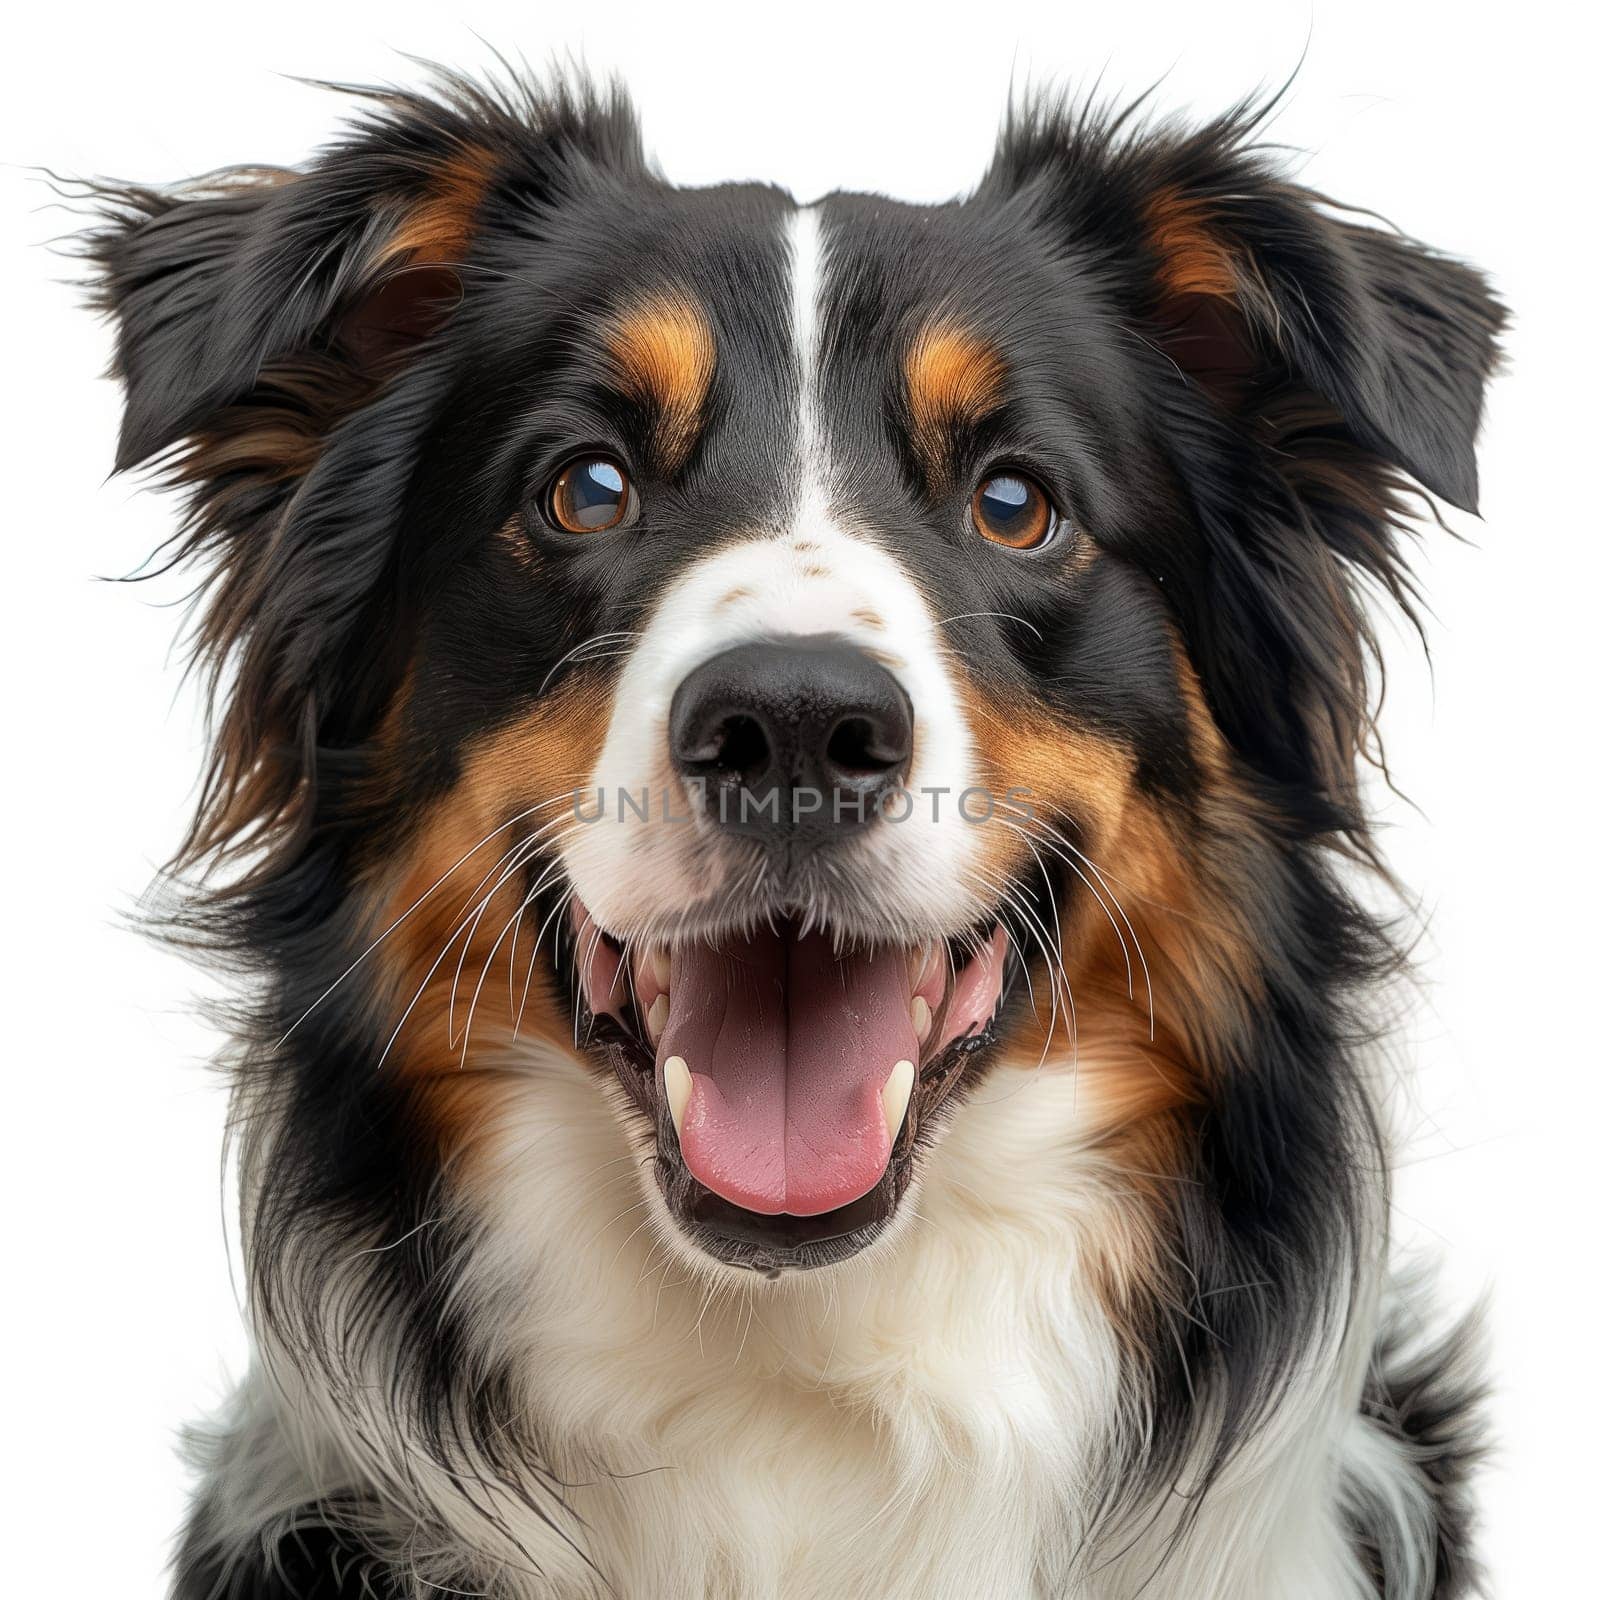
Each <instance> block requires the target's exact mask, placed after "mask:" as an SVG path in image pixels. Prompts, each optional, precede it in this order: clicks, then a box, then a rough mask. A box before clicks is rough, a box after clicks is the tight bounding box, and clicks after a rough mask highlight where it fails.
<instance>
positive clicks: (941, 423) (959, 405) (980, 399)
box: [905, 317, 1006, 483]
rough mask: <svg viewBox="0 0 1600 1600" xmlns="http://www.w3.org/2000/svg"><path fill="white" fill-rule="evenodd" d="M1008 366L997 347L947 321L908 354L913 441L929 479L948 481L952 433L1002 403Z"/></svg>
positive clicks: (932, 327) (933, 325)
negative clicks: (946, 479)
mask: <svg viewBox="0 0 1600 1600" xmlns="http://www.w3.org/2000/svg"><path fill="white" fill-rule="evenodd" d="M1005 374H1006V369H1005V363H1004V361H1002V360H1001V358H1000V355H999V352H998V351H996V350H995V348H994V347H993V345H991V344H989V343H988V342H987V341H986V340H984V339H982V338H980V337H979V336H978V335H977V334H975V333H973V332H972V331H971V330H970V329H968V328H964V327H962V326H961V324H960V323H958V322H954V321H952V320H950V319H949V318H946V317H941V318H937V319H936V320H934V321H932V322H930V323H929V324H928V325H927V326H926V327H924V328H923V329H922V331H921V332H920V333H918V335H917V336H916V338H915V339H914V340H913V341H912V343H911V348H910V349H909V350H908V351H907V352H906V358H905V382H906V402H907V404H908V406H909V407H910V412H911V432H912V440H913V442H914V444H915V446H916V449H917V453H918V455H920V456H921V457H922V461H923V465H924V467H925V468H926V469H927V471H928V474H929V476H930V478H932V479H933V480H934V481H935V482H936V483H941V482H943V481H944V480H945V478H947V477H948V472H949V467H948V458H949V452H950V434H951V431H952V430H953V429H955V428H957V427H960V426H962V425H970V424H971V423H973V422H977V421H980V420H981V419H982V418H983V417H985V416H987V415H988V414H989V413H990V412H991V411H993V410H994V409H995V407H996V406H998V405H999V404H1000V401H1001V398H1002V395H1003V393H1004V388H1005Z"/></svg>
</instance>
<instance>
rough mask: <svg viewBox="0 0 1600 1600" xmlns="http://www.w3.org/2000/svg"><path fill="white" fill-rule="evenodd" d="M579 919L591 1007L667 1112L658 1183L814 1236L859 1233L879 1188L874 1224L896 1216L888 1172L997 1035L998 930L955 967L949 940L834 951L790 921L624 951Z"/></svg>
mask: <svg viewBox="0 0 1600 1600" xmlns="http://www.w3.org/2000/svg"><path fill="white" fill-rule="evenodd" d="M571 925H572V930H573V933H574V936H575V939H576V943H577V950H578V962H577V965H578V970H579V973H580V977H581V986H582V992H583V998H584V1001H585V1003H586V1004H587V1006H588V1008H589V1010H590V1011H591V1013H592V1014H593V1017H594V1018H595V1020H596V1024H597V1026H598V1027H599V1030H600V1034H601V1038H602V1041H603V1042H605V1043H607V1044H608V1045H610V1046H611V1047H612V1053H613V1060H614V1064H615V1066H616V1068H617V1070H618V1072H619V1074H620V1075H621V1076H622V1079H623V1082H624V1084H625V1086H626V1087H627V1088H628V1089H629V1091H630V1093H631V1094H632V1096H633V1098H634V1099H635V1101H636V1102H638V1103H639V1105H640V1107H641V1109H644V1110H645V1111H647V1112H648V1113H650V1114H651V1115H652V1116H653V1117H654V1118H655V1120H656V1123H657V1136H658V1146H659V1159H658V1162H657V1172H658V1176H663V1175H664V1174H665V1173H666V1171H667V1169H668V1168H669V1167H672V1166H678V1167H681V1168H682V1175H683V1178H684V1179H685V1180H686V1181H687V1185H688V1187H687V1188H685V1189H684V1190H683V1193H682V1194H681V1195H680V1197H679V1198H680V1199H681V1200H682V1201H683V1202H684V1206H685V1208H686V1209H687V1210H688V1211H690V1212H693V1211H695V1210H696V1209H698V1210H701V1211H706V1214H707V1216H709V1217H713V1218H716V1219H720V1222H719V1224H718V1225H721V1223H727V1221H728V1218H729V1217H732V1216H736V1215H743V1216H745V1217H747V1218H749V1219H750V1226H749V1227H747V1228H745V1229H744V1231H745V1233H746V1234H748V1235H749V1236H751V1237H754V1236H756V1235H762V1236H767V1235H770V1234H771V1233H772V1232H773V1230H774V1225H777V1224H781V1226H778V1228H777V1231H778V1232H779V1233H784V1234H793V1235H794V1236H795V1237H796V1238H803V1239H805V1240H806V1241H807V1242H808V1243H815V1242H817V1241H818V1240H823V1241H826V1240H831V1239H834V1238H836V1237H838V1236H840V1235H842V1234H853V1233H854V1232H856V1231H857V1225H856V1224H854V1223H852V1221H851V1219H852V1218H854V1217H855V1213H856V1211H857V1210H858V1209H861V1208H859V1207H858V1206H857V1202H858V1201H862V1202H865V1201H866V1197H867V1196H869V1195H876V1196H878V1201H879V1202H881V1204H879V1205H878V1209H879V1211H881V1212H882V1213H883V1214H882V1215H874V1217H873V1218H872V1219H870V1220H871V1221H872V1222H873V1223H876V1222H881V1221H882V1220H884V1218H885V1217H886V1215H887V1214H888V1213H889V1212H892V1210H893V1206H894V1203H895V1202H896V1201H897V1199H898V1192H899V1191H898V1188H897V1186H896V1184H895V1183H893V1182H891V1181H890V1178H891V1174H892V1173H894V1172H895V1171H896V1170H897V1168H898V1167H899V1166H901V1165H903V1164H904V1162H905V1161H906V1159H907V1158H908V1157H909V1154H910V1151H911V1148H912V1146H913V1144H914V1142H915V1140H916V1136H917V1133H918V1129H919V1127H920V1126H921V1124H922V1122H923V1120H924V1118H925V1115H926V1113H927V1112H928V1111H929V1110H930V1109H931V1107H932V1105H933V1104H935V1103H937V1101H938V1100H939V1099H942V1098H943V1096H944V1094H945V1093H947V1092H948V1090H949V1089H950V1087H951V1086H952V1085H953V1084H954V1082H955V1081H956V1079H957V1078H958V1077H959V1076H960V1073H959V1071H957V1070H954V1068H955V1067H956V1066H958V1065H959V1064H960V1061H959V1059H958V1058H963V1057H964V1056H965V1054H966V1053H967V1052H968V1050H969V1049H970V1047H971V1045H972V1043H973V1040H974V1038H975V1037H976V1036H979V1035H983V1034H984V1033H985V1032H986V1030H987V1029H988V1028H989V1026H990V1024H991V1022H992V1020H993V1018H994V1015H995V1013H996V1011H997V1010H998V1006H999V1001H1000V994H1001V975H1002V973H1003V970H1004V963H1005V959H1006V941H1005V935H1004V932H1003V930H1002V929H1001V928H1000V927H999V925H998V923H996V924H993V925H991V926H990V928H989V929H988V931H987V933H986V934H984V935H982V936H972V937H969V938H968V939H966V940H964V941H962V942H961V943H960V945H958V946H957V947H956V948H959V949H961V950H962V953H963V955H964V956H965V959H963V960H959V961H958V960H953V959H952V956H951V949H950V947H949V946H947V945H946V943H945V941H943V940H929V941H918V942H916V943H914V944H910V945H905V946H893V947H883V946H880V947H876V948H870V949H862V948H855V949H850V948H840V949H836V948H835V946H834V944H833V941H832V939H831V938H830V937H829V936H828V935H827V934H826V933H824V932H819V931H817V930H813V929H807V928H804V927H802V926H800V925H798V924H795V923H782V922H780V923H777V924H775V925H770V926H762V927H760V928H758V929H756V930H755V931H753V932H750V933H746V934H742V935H737V936H732V935H728V936H719V937H718V938H717V939H716V940H714V941H695V940H679V941H677V942H676V943H675V944H674V945H673V946H672V948H671V949H670V950H669V949H665V948H659V947H645V948H636V949H634V950H632V951H629V952H627V953H624V952H625V947H624V946H623V945H622V944H620V943H619V942H618V941H617V940H616V939H615V938H614V937H612V936H611V935H609V934H607V933H604V932H603V931H602V930H601V929H600V928H599V927H598V925H597V924H595V923H594V921H593V920H592V918H591V917H590V916H589V913H588V911H587V909H586V908H585V907H584V906H583V904H582V902H581V901H576V900H575V901H574V905H573V910H572V917H571ZM957 1046H959V1047H961V1048H959V1049H958V1048H956V1047H957ZM947 1057H948V1058H949V1059H948V1060H946V1059H945V1058H947ZM664 1187H668V1185H666V1184H665V1183H664ZM696 1197H698V1199H697V1198H696ZM875 1203H876V1202H875ZM707 1208H709V1210H708V1209H707ZM865 1209H866V1210H871V1209H873V1208H872V1206H867V1207H865ZM760 1218H769V1219H772V1221H771V1222H768V1223H764V1224H759V1225H758V1224H757V1219H760ZM796 1219H815V1224H814V1226H806V1227H802V1226H799V1225H798V1224H797V1222H796ZM685 1220H687V1218H686V1219H685ZM741 1226H743V1225H741ZM732 1231H733V1232H735V1233H739V1232H740V1230H739V1229H733V1230H732ZM812 1235H815V1238H813V1237H812ZM855 1248H859V1245H856V1246H855Z"/></svg>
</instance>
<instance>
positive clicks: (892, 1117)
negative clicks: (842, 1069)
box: [669, 1061, 917, 1144]
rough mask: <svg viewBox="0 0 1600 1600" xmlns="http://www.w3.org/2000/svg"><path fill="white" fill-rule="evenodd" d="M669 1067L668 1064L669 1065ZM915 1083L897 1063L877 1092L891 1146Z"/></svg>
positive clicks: (909, 1070)
mask: <svg viewBox="0 0 1600 1600" xmlns="http://www.w3.org/2000/svg"><path fill="white" fill-rule="evenodd" d="M669 1065H670V1063H669ZM916 1081H917V1069H916V1068H915V1067H914V1066H912V1064H911V1063H910V1062H909V1061H897V1062H895V1064H894V1071H893V1072H891V1073H890V1074H889V1081H888V1082H887V1083H886V1084H884V1086H883V1088H882V1089H881V1090H879V1091H878V1098H879V1100H880V1101H881V1102H882V1103H883V1125H884V1127H885V1128H887V1129H888V1130H889V1142H890V1144H893V1143H894V1141H895V1139H896V1138H897V1137H898V1135H899V1133H900V1124H901V1123H902V1122H904V1121H905V1120H906V1107H907V1106H909V1105H910V1104H911V1086H912V1084H914V1083H915V1082H916Z"/></svg>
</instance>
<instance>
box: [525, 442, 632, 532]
mask: <svg viewBox="0 0 1600 1600" xmlns="http://www.w3.org/2000/svg"><path fill="white" fill-rule="evenodd" d="M544 509H545V520H546V521H547V522H549V523H550V525H551V526H552V527H555V528H559V529H560V530H561V531H562V532H563V533H605V532H607V531H608V530H609V529H611V528H621V527H625V526H626V525H627V524H628V523H630V522H632V521H634V519H635V518H636V517H637V516H638V514H639V497H638V496H637V495H636V494H635V493H634V492H633V485H632V484H631V483H630V482H629V481H628V475H627V473H625V472H624V471H623V470H622V468H621V467H620V466H618V465H617V463H616V462H615V461H613V460H612V459H611V458H610V457H609V456H581V457H579V459H578V460H576V461H571V462H568V464H567V465H566V466H564V467H563V468H562V469H561V471H560V472H558V473H557V474H556V476H555V479H554V481H553V482H552V483H551V485H550V487H549V489H548V490H547V491H546V493H545V503H544Z"/></svg>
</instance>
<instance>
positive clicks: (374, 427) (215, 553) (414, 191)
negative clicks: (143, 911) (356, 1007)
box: [87, 80, 642, 860]
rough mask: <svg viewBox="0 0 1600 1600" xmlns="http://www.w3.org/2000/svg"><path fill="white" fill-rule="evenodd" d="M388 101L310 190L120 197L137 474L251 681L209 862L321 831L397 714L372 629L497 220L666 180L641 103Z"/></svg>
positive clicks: (308, 178)
mask: <svg viewBox="0 0 1600 1600" xmlns="http://www.w3.org/2000/svg"><path fill="white" fill-rule="evenodd" d="M368 102H369V103H368V109H367V110H366V112H365V114H364V115H363V116H362V117H361V118H360V119H359V120H357V121H356V122H355V123H353V125H352V126H351V128H350V129H349V131H348V132H347V133H346V134H345V135H344V136H343V137H342V138H341V139H340V140H338V141H337V142H336V143H334V144H332V145H331V146H329V147H328V148H327V149H325V150H324V151H323V152H322V153H321V154H320V155H319V156H318V157H317V158H316V159H315V160H314V161H313V162H312V163H311V164H310V165H309V166H308V167H306V168H305V169H304V170H303V171H285V170H264V169H259V168H240V169H236V170H232V171H228V172H224V173H220V174H217V175H214V176H212V177H210V178H207V179H203V180H200V181H198V182H196V183H192V184H189V185H185V186H182V187H179V188H177V189H173V190H153V189H143V188H127V187H123V188H111V187H107V188H102V189H100V190H99V191H98V199H99V202H100V204H101V207H102V209H103V211H104V212H105V214H106V219H107V220H106V223H105V225H104V226H103V227H102V228H100V229H99V230H98V231H97V232H95V233H93V234H91V235H90V236H89V239H88V242H87V248H88V254H89V256H90V258H91V261H92V263H93V265H94V268H95V279H94V297H95V300H96V303H97V304H98V305H99V306H100V307H101V308H102V309H103V310H104V311H106V312H107V313H108V314H109V315H110V316H111V318H112V320H113V321H114V323H115V326H116V347H115V360H114V372H115V374H116V375H117V376H118V377H119V378H120V379H121V380H122V383H123V386H124V389H125V393H126V407H125V411H124V418H123V425H122V432H121V438H120V442H119V448H118V453H117V467H118V469H119V470H121V469H126V468H130V467H134V466H137V465H138V464H139V463H141V462H145V461H149V460H152V459H156V460H158V461H159V462H160V463H161V465H162V467H163V469H164V471H165V473H166V476H167V478H168V479H169V481H171V482H174V483H176V484H178V485H181V486H182V487H184V488H186V489H187V490H188V491H189V494H190V502H189V508H188V517H187V521H186V523H185V526H184V529H183V532H182V534H181V535H180V538H179V540H178V544H177V555H178V556H179V557H180V558H181V557H184V556H189V555H203V556H205V557H206V558H207V560H208V562H209V569H208V572H207V581H208V584H209V589H208V595H207V600H206V604H205V607H204V611H203V613H202V618H201V623H200V628H199V634H198V643H199V648H200V650H201V653H202V655H203V656H204V657H205V658H206V659H207V660H208V661H209V663H210V664H211V666H212V667H213V668H214V669H215V670H217V671H218V672H219V673H220V670H221V668H222V667H223V666H224V665H225V664H226V665H228V666H229V667H230V668H231V669H232V670H231V672H230V673H229V675H228V681H229V682H230V684H231V695H230V699H229V701H228V703H227V706H226V708H225V710H224V714H223V717H222V721H221V725H220V728H219V731H218V738H217V740H216V746H215V755H214V765H213V769H212V772H211V776H210V784H209V787H208V790H207V792H206V796H205V800H204V803H203V806H202V811H201V815H200V817H199V819H198V820H197V822H196V826H195V832H194V834H193V836H192V837H191V840H190V843H189V848H188V851H187V852H186V855H187V858H188V859H191V860H192V859H194V858H196V857H198V856H200V855H203V854H204V853H206V852H207V851H209V850H211V849H213V848H216V847H222V846H227V845H230V844H239V843H241V842H244V841H245V840H246V839H247V838H250V839H256V840H259V839H260V837H261V836H262V834H263V833H264V832H271V831H272V830H274V829H278V828H280V827H281V825H283V824H284V823H286V822H291V821H293V822H299V821H301V820H303V819H304V818H305V816H306V815H308V814H309V811H310V809H311V801H312V797H313V794H314V789H315V779H316V775H317V768H318V764H319V760H321V759H322V757H323V756H324V755H325V753H326V752H327V751H329V750H331V749H338V748H340V747H349V746H351V745H353V744H356V743H358V742H359V741H360V739H361V737H362V734H363V732H364V730H365V729H367V728H369V727H370V725H371V723H372V721H373V719H374V717H375V715H376V713H377V711H378V710H379V709H381V701H382V699H383V682H382V672H381V671H380V670H379V668H378V666H377V665H375V663H374V661H373V659H372V657H373V655H374V654H375V652H373V651H371V650H370V649H369V650H363V649H362V648H360V639H361V637H362V636H363V630H362V628H361V624H362V622H363V621H367V622H371V621H373V620H374V618H375V610H376V608H381V607H383V606H384V605H386V604H392V597H387V596H386V595H385V593H384V590H383V586H382V576H383V574H384V572H385V571H386V570H388V566H389V563H388V558H389V556H390V554H391V545H392V541H393V539H394V537H395V534H396V531H397V527H398V522H399V514H400V507H401V503H402V501H403V498H404V492H405V486H406V482H407V477H408V473H409V470H410V464H411V462H412V460H413V459H414V455H415V451H416V448H417V447H418V444H419V441H420V438H421V435H422V432H423V431H424V429H425V428H426V426H427V424H428V422H429V420H430V418H431V417H432V415H433V414H434V411H435V409H436V405H437V402H438V400H439V398H440V396H442V394H443V393H445V392H446V391H447V389H448V387H449V384H450V382H451V371H450V366H449V361H450V354H449V351H448V349H447V348H445V347H444V345H443V343H442V342H441V341H440V340H439V339H437V338H434V337H433V336H435V335H437V334H439V333H440V332H441V329H442V328H443V326H444V324H445V323H446V322H447V321H448V320H449V319H450V317H451V314H452V312H453V311H454V310H455V309H456V308H457V306H458V305H459V303H460V302H461V301H462V300H463V298H464V297H466V296H470V295H471V293H472V281H473V274H472V272H471V271H470V267H471V258H472V256H473V254H474V251H475V250H476V249H477V248H479V246H480V244H481V243H482V242H483V236H484V233H485V229H486V218H487V216H488V214H489V213H490V212H491V211H494V210H495V206H494V204H493V201H494V199H495V197H496V196H501V195H503V196H504V197H505V198H506V204H507V206H508V207H513V208H515V213H516V214H517V215H519V216H532V215H536V214H537V213H538V212H539V211H541V210H543V209H544V208H547V207H549V206H552V205H556V204H559V202H560V196H561V194H562V193H563V192H564V189H565V188H567V187H570V186H572V185H575V184H578V183H580V182H582V181H583V178H584V175H585V174H586V173H587V172H588V171H590V170H591V169H592V168H593V167H595V166H596V165H600V164H604V165H606V166H608V167H610V168H612V169H629V170H635V169H637V168H638V167H639V166H640V165H641V164H642V161H641V157H640V154H639V148H638V139H637V134H636V132H635V129H634V124H633V119H632V114H631V112H630V111H629V109H628V107H627V105H626V103H625V102H623V101H622V100H621V99H620V98H618V97H616V96H611V97H607V98H602V97H599V96H597V95H596V94H595V93H594V92H593V91H592V90H590V89H589V88H588V87H587V86H585V85H582V84H580V85H578V86H577V87H575V88H564V87H561V86H557V87H554V88H552V89H550V90H548V91H540V90H535V89H533V88H522V87H520V86H517V87H513V88H512V89H510V90H506V91H500V90H484V89H479V88H476V87H473V86H471V85H468V84H465V83H462V82H460V81H457V80H446V81H445V82H444V83H443V86H442V91H441V93H440V94H439V95H438V96H437V97H436V98H430V97H427V96H420V95H410V94H400V93H385V94H376V93H374V94H371V95H370V96H369V97H368ZM323 764H324V765H326V762H324V763H323Z"/></svg>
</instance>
